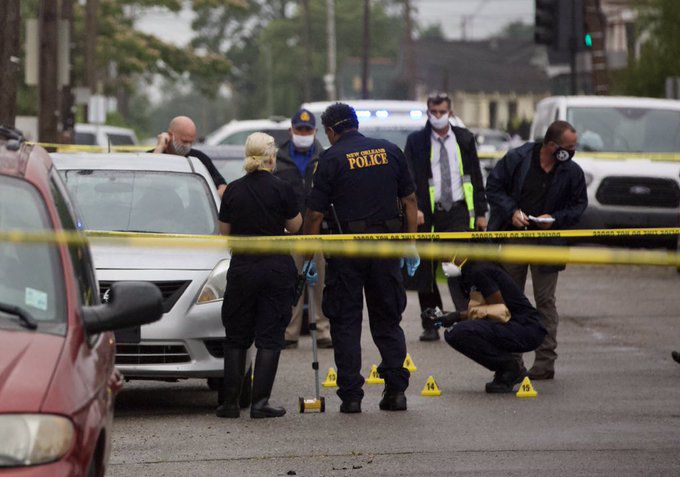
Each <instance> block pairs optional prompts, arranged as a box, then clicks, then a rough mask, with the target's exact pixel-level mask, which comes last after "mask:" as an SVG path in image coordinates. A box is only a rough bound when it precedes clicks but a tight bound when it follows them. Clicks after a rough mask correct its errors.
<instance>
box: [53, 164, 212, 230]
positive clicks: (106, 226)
mask: <svg viewBox="0 0 680 477" xmlns="http://www.w3.org/2000/svg"><path fill="white" fill-rule="evenodd" d="M62 172H63V175H64V178H65V182H66V185H67V187H68V189H69V192H70V193H71V195H72V196H73V198H74V199H75V201H76V203H77V204H78V206H79V209H80V211H81V212H82V216H83V222H84V226H85V228H86V229H89V230H118V231H138V232H159V233H177V234H216V233H217V227H218V225H217V207H216V206H215V201H214V199H213V196H212V193H211V191H210V188H209V187H208V184H207V183H206V182H205V180H204V179H203V178H202V177H201V176H198V175H194V174H187V173H174V172H150V171H111V170H66V171H62Z"/></svg>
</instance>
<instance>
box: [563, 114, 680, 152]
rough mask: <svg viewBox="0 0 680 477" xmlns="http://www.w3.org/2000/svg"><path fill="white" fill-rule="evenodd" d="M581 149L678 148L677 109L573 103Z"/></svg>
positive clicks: (572, 120)
mask: <svg viewBox="0 0 680 477" xmlns="http://www.w3.org/2000/svg"><path fill="white" fill-rule="evenodd" d="M567 121H569V122H570V123H571V124H573V126H574V127H575V128H576V131H577V132H578V139H579V150H581V151H604V152H651V153H655V152H656V153H659V152H680V111H673V110H667V109H650V108H615V107H572V108H569V110H568V112H567Z"/></svg>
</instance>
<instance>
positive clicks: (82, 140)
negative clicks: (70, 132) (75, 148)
mask: <svg viewBox="0 0 680 477" xmlns="http://www.w3.org/2000/svg"><path fill="white" fill-rule="evenodd" d="M75 141H76V144H83V145H86V146H94V145H96V144H97V136H95V135H94V134H93V133H86V132H78V131H76V139H75Z"/></svg>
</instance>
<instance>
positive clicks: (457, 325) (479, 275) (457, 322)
mask: <svg viewBox="0 0 680 477" xmlns="http://www.w3.org/2000/svg"><path fill="white" fill-rule="evenodd" d="M454 265H455V266H454V267H451V268H452V271H451V273H453V274H458V273H460V274H462V279H463V280H462V281H463V285H464V288H465V289H466V291H467V292H468V293H469V296H470V303H469V305H468V309H467V310H465V311H460V312H458V311H454V312H452V313H445V314H442V313H441V312H439V310H437V311H435V310H432V309H428V310H425V311H424V312H423V315H424V316H423V318H427V319H430V320H432V322H433V324H434V325H435V326H442V327H445V328H448V330H447V331H446V332H445V333H444V338H445V339H446V342H447V343H448V344H449V345H451V346H452V347H453V348H454V349H456V350H457V351H460V352H461V353H463V354H464V355H465V356H467V357H468V358H470V359H472V360H473V361H475V362H477V363H479V364H481V365H482V366H484V367H485V368H487V369H489V370H491V371H493V372H494V373H495V374H494V378H493V380H492V381H491V382H489V383H487V384H486V392H487V393H511V392H513V387H514V386H515V385H516V384H519V383H520V382H521V381H522V380H523V379H524V377H525V376H526V375H527V370H526V368H524V367H523V366H522V365H521V364H520V363H519V361H518V360H517V359H516V358H515V357H514V356H513V355H512V353H526V352H529V351H533V350H535V349H536V348H538V347H539V346H540V344H541V343H542V342H543V339H544V338H545V335H546V330H545V328H544V326H543V324H542V321H543V318H542V316H541V314H540V313H539V312H538V311H537V310H536V308H534V307H533V306H532V305H531V303H530V302H529V300H528V299H527V297H526V296H525V295H524V293H522V291H521V290H520V289H519V287H518V286H517V284H516V283H515V282H514V281H513V280H512V278H511V277H510V275H508V273H507V272H506V271H505V270H504V269H503V268H501V267H500V266H499V265H497V264H495V263H490V262H472V261H470V262H467V263H466V262H465V261H464V260H461V259H454ZM446 271H447V270H446V265H445V272H446Z"/></svg>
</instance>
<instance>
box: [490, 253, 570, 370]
mask: <svg viewBox="0 0 680 477" xmlns="http://www.w3.org/2000/svg"><path fill="white" fill-rule="evenodd" d="M503 266H504V267H505V269H506V270H507V272H508V274H509V275H510V276H511V277H512V279H513V280H514V281H515V283H517V285H518V286H519V288H520V289H521V290H522V291H524V286H525V285H526V281H527V271H528V269H529V268H531V281H532V283H533V285H534V300H535V301H536V309H537V310H538V311H539V312H540V313H541V315H543V326H545V329H546V331H547V332H548V334H547V335H546V336H545V339H544V340H543V343H542V344H541V346H539V347H538V348H537V349H536V359H535V360H534V365H533V367H532V369H533V370H534V372H540V373H543V372H545V371H555V360H556V359H557V352H556V351H555V350H556V349H557V323H558V321H559V315H558V314H557V306H556V300H555V290H556V289H557V275H558V273H559V272H547V273H546V272H542V271H539V270H538V269H537V267H536V266H534V265H526V264H520V265H515V264H505V265H503Z"/></svg>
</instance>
